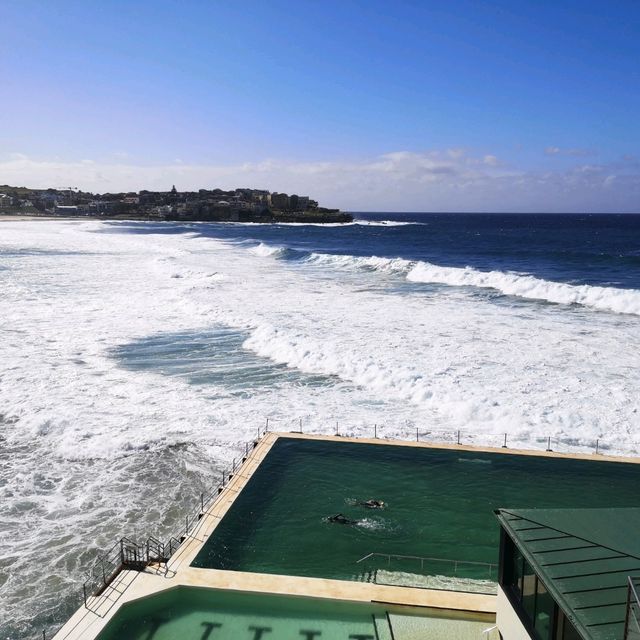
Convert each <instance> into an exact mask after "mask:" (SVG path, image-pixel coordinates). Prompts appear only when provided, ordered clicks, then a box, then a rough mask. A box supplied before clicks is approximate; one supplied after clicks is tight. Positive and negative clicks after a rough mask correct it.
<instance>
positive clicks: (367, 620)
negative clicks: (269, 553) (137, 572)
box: [98, 587, 391, 640]
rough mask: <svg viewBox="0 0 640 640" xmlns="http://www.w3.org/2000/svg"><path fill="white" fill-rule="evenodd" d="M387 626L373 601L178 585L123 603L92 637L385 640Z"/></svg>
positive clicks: (105, 639) (121, 639) (387, 638)
mask: <svg viewBox="0 0 640 640" xmlns="http://www.w3.org/2000/svg"><path fill="white" fill-rule="evenodd" d="M376 619H377V622H376ZM388 628H389V627H388V623H387V618H386V614H385V611H384V609H382V608H380V607H376V606H375V605H364V604H354V603H345V602H339V601H322V600H317V599H313V600H312V599H309V598H297V597H286V596H272V595H265V594H253V593H236V592H230V591H218V590H213V589H198V588H193V587H178V588H176V589H171V590H169V591H166V592H164V593H162V594H159V595H156V596H152V597H150V598H145V599H142V600H138V601H136V602H134V603H131V604H128V605H125V606H124V607H123V608H122V609H121V610H120V611H119V612H118V614H117V615H116V616H115V618H114V619H113V621H112V622H110V623H109V625H108V626H107V627H106V628H105V630H104V631H103V632H102V633H101V634H100V635H99V636H98V640H289V639H291V640H294V639H295V640H319V639H322V638H331V639H332V640H343V639H344V640H348V639H351V640H377V638H378V637H379V636H380V640H390V639H391V636H390V634H389V633H388Z"/></svg>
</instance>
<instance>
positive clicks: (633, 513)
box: [496, 508, 640, 640]
mask: <svg viewBox="0 0 640 640" xmlns="http://www.w3.org/2000/svg"><path fill="white" fill-rule="evenodd" d="M496 516H497V518H498V520H499V522H500V525H501V540H500V569H499V583H500V589H499V596H498V600H499V602H498V607H497V620H496V621H497V624H498V628H499V629H500V632H501V634H502V636H503V638H504V640H512V638H527V637H529V638H533V639H535V640H623V639H627V638H629V639H631V638H634V637H636V636H634V635H633V633H634V629H635V625H637V619H636V618H635V616H634V608H633V597H632V598H631V605H632V606H631V607H629V603H630V594H631V595H633V593H632V591H633V590H632V589H630V586H629V585H630V584H632V580H630V576H635V575H640V538H639V537H638V535H637V532H638V531H639V530H640V509H636V508H631V509H519V510H513V509H510V510H507V509H499V510H498V511H497V512H496Z"/></svg>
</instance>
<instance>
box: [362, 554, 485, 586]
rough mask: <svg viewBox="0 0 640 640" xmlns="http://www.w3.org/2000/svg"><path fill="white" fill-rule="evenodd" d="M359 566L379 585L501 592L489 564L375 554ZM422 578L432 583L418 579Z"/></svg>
mask: <svg viewBox="0 0 640 640" xmlns="http://www.w3.org/2000/svg"><path fill="white" fill-rule="evenodd" d="M356 564H360V565H361V566H364V567H366V572H367V575H368V576H369V579H370V580H371V581H372V582H375V583H377V584H387V585H393V586H407V587H418V588H419V587H422V588H429V589H440V590H446V591H466V592H474V593H486V594H491V595H495V594H496V593H497V580H498V567H497V565H495V564H491V563H489V562H476V561H471V560H451V559H448V558H432V557H426V556H411V555H402V554H396V553H379V552H373V553H368V554H367V555H366V556H364V557H362V558H360V560H358V561H357V562H356ZM420 576H422V577H424V578H429V580H427V581H424V580H420V579H417V578H419V577H420Z"/></svg>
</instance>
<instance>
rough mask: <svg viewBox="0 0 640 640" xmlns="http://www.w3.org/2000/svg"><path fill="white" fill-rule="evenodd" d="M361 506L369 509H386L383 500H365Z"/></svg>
mask: <svg viewBox="0 0 640 640" xmlns="http://www.w3.org/2000/svg"><path fill="white" fill-rule="evenodd" d="M360 504H361V505H362V506H363V507H366V508H367V509H384V502H383V501H382V500H365V501H364V502H361V503H360Z"/></svg>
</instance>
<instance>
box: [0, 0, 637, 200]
mask: <svg viewBox="0 0 640 640" xmlns="http://www.w3.org/2000/svg"><path fill="white" fill-rule="evenodd" d="M0 25H1V26H0V35H1V37H0V95H1V96H2V98H1V99H0V184H1V183H4V182H9V183H15V182H16V181H18V182H20V183H21V184H26V185H30V186H49V185H51V186H69V185H71V184H73V186H79V187H83V188H87V189H92V190H95V191H113V190H119V189H135V190H137V189H140V188H165V186H166V183H171V184H173V183H174V182H175V183H176V186H177V187H178V188H179V189H188V188H196V187H206V186H223V187H233V186H255V187H260V188H269V189H272V190H284V191H288V192H293V191H298V192H305V193H310V194H311V195H314V196H316V197H318V198H320V199H321V200H323V201H324V203H325V204H327V205H333V206H340V207H343V208H347V209H360V210H364V209H368V210H374V209H386V210H500V211H502V210H517V211H532V210H548V211H582V210H601V211H607V210H612V211H613V210H616V211H617V210H620V211H639V210H640V125H639V124H638V119H639V115H638V114H640V3H638V2H635V1H633V2H632V1H629V2H624V1H620V2H604V1H601V2H589V1H588V0H584V1H582V2H572V1H563V0H558V1H556V2H545V1H535V2H532V1H529V2H521V1H519V0H510V1H499V2H483V1H481V0H476V1H469V2H467V1H450V2H431V1H421V2H418V1H391V0H389V1H388V2H379V1H376V0H369V1H366V2H365V1H350V0H342V1H340V2H333V1H323V2H305V1H298V2H285V1H281V0H270V1H266V0H265V1H260V2H216V1H213V0H211V1H208V2H205V1H202V2H195V1H183V2H174V1H170V2H169V1H163V0H154V1H153V2H133V1H128V2H125V1H121V2H120V1H119V2H115V1H108V0H102V1H100V2H97V1H96V2H87V1H86V0H85V1H83V2H71V1H66V0H58V1H56V2H44V1H42V2H32V1H30V0H0ZM169 186H170V185H169Z"/></svg>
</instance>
